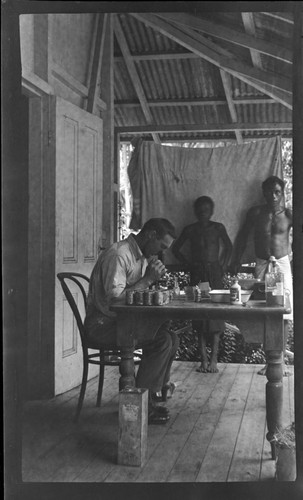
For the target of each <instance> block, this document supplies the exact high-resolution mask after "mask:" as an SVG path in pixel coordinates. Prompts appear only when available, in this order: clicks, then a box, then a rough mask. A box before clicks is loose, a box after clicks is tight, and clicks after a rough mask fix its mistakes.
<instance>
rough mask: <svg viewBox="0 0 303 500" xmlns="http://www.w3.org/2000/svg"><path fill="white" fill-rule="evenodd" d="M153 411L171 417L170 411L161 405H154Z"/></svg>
mask: <svg viewBox="0 0 303 500" xmlns="http://www.w3.org/2000/svg"><path fill="white" fill-rule="evenodd" d="M152 410H154V411H155V412H157V413H159V414H160V415H169V409H168V408H166V406H160V405H156V404H153V405H152Z"/></svg>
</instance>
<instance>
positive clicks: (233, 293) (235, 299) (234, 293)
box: [229, 278, 241, 304]
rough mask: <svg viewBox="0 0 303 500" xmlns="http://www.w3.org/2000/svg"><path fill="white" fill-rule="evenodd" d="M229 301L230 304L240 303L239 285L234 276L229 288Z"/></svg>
mask: <svg viewBox="0 0 303 500" xmlns="http://www.w3.org/2000/svg"><path fill="white" fill-rule="evenodd" d="M229 291H230V303H231V304H241V286H240V285H239V283H238V279H237V278H234V281H233V284H232V285H231V287H230V289H229Z"/></svg>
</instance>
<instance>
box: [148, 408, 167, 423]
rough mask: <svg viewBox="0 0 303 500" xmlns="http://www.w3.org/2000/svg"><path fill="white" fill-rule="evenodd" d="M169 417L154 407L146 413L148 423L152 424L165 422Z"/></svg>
mask: <svg viewBox="0 0 303 500" xmlns="http://www.w3.org/2000/svg"><path fill="white" fill-rule="evenodd" d="M169 419H170V416H169V415H164V414H163V413H159V412H158V411H156V410H155V409H154V408H152V409H151V410H150V411H149V413H148V423H149V424H154V425H161V424H166V423H167V422H168V421H169Z"/></svg>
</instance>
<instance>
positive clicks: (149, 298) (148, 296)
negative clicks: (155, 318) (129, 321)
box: [143, 290, 155, 306]
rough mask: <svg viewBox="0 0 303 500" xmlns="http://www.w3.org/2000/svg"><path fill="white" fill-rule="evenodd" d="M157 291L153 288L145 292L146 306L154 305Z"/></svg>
mask: <svg viewBox="0 0 303 500" xmlns="http://www.w3.org/2000/svg"><path fill="white" fill-rule="evenodd" d="M154 293H155V292H153V290H146V291H145V292H144V294H143V300H144V305H145V306H152V305H153V295H154Z"/></svg>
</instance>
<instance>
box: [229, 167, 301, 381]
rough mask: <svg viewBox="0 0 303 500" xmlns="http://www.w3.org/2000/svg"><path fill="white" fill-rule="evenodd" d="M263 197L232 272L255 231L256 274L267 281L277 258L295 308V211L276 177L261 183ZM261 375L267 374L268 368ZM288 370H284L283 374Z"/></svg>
mask: <svg viewBox="0 0 303 500" xmlns="http://www.w3.org/2000/svg"><path fill="white" fill-rule="evenodd" d="M262 191H263V196H264V198H265V201H266V203H265V204H263V205H259V206H256V207H251V208H250V209H249V210H248V212H247V215H246V219H245V222H244V224H243V226H242V228H241V230H240V232H239V235H238V238H237V240H238V243H237V247H236V251H235V254H234V257H233V259H232V264H231V271H232V272H233V273H237V272H238V270H239V268H240V266H241V257H242V255H243V252H244V250H245V248H246V245H247V241H248V236H249V234H250V233H251V232H252V234H253V237H254V246H255V254H256V268H255V277H256V278H260V279H261V280H264V277H265V273H266V270H267V267H268V262H269V258H270V256H271V255H273V256H274V257H276V260H277V263H278V265H279V267H280V269H281V271H282V273H283V274H284V286H285V290H288V291H289V293H290V296H289V299H290V306H291V308H292V273H291V265H290V259H289V252H290V229H291V227H292V213H291V211H290V210H289V209H288V208H285V206H284V182H283V181H282V179H280V178H279V177H276V176H271V177H268V178H267V179H266V180H265V181H264V182H263V183H262ZM283 318H284V349H285V347H286V342H287V337H288V331H289V320H292V318H293V314H292V312H291V313H290V314H285V315H284V316H283ZM258 373H259V374H260V375H265V373H266V367H264V368H262V370H261V371H260V372H258ZM287 374H288V373H287V372H286V371H285V373H284V375H287Z"/></svg>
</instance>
